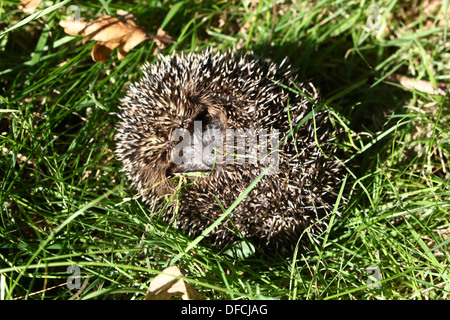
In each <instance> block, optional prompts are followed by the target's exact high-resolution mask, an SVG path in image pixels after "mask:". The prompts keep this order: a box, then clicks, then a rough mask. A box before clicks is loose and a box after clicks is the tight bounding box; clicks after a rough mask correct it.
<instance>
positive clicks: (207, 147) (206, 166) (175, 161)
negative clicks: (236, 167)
mask: <svg viewBox="0 0 450 320" xmlns="http://www.w3.org/2000/svg"><path fill="white" fill-rule="evenodd" d="M181 131H182V132H181V136H182V138H183V140H182V141H181V142H180V143H178V144H177V145H175V146H174V148H173V149H172V165H171V167H170V168H169V171H170V172H171V173H188V172H204V171H211V170H213V168H214V166H215V165H216V164H217V161H216V160H217V157H216V156H217V154H222V146H223V125H222V122H221V121H220V119H219V118H215V117H212V116H202V117H197V118H196V119H195V120H194V121H193V123H192V125H191V126H189V129H184V130H181ZM172 140H174V141H179V139H176V138H175V139H172Z"/></svg>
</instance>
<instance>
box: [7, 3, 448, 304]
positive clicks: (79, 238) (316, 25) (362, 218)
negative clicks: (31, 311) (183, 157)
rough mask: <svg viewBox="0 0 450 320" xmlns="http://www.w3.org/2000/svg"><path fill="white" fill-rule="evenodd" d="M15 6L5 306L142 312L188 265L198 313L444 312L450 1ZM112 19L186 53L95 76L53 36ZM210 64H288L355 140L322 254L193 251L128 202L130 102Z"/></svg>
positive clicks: (80, 52) (150, 45)
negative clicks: (123, 115)
mask: <svg viewBox="0 0 450 320" xmlns="http://www.w3.org/2000/svg"><path fill="white" fill-rule="evenodd" d="M19 2H20V1H12V0H5V1H2V2H1V5H0V185H1V189H0V206H1V208H0V210H1V220H0V278H1V285H0V289H1V290H0V291H1V292H0V293H1V297H3V298H4V299H33V300H41V299H45V300H52V299H125V300H132V299H143V298H144V296H145V293H146V291H147V289H148V286H149V283H150V281H151V280H152V279H153V278H154V277H155V276H156V275H157V274H158V273H160V272H161V271H162V270H164V268H166V267H168V266H171V265H176V266H178V267H180V269H182V270H183V271H184V272H185V274H186V280H187V281H188V282H189V283H190V284H191V285H192V286H193V287H195V288H196V290H197V291H198V292H199V293H200V294H201V295H202V297H203V298H204V299H268V298H270V299H293V300H297V299H320V300H324V299H449V297H450V270H449V269H450V254H449V243H450V237H449V235H450V219H449V217H450V215H449V210H450V166H449V159H450V112H449V111H450V98H449V97H450V95H449V90H450V89H449V88H450V28H449V21H450V19H449V17H450V8H449V1H448V0H436V1H431V0H426V1H393V0H379V1H376V2H375V3H372V2H370V1H338V0H323V1H292V2H291V1H274V0H263V1H247V0H245V1H244V0H243V1H184V2H176V1H167V2H165V1H138V0H136V1H111V0H102V1H98V2H97V1H61V2H59V3H57V4H55V2H56V1H43V2H42V3H41V4H40V5H39V7H38V8H37V9H36V10H35V11H34V15H31V14H33V13H24V11H23V10H22V9H19V6H18V5H19ZM373 4H376V6H373ZM71 5H72V6H73V5H75V6H76V7H69V6H71ZM72 9H73V10H75V11H72ZM42 10H43V11H42ZM118 10H125V11H128V12H131V13H132V14H133V15H134V16H135V17H136V24H137V25H138V26H139V27H141V28H142V29H144V30H145V31H147V32H149V33H152V34H156V33H157V30H158V28H160V27H161V28H162V29H164V30H165V31H166V32H167V33H168V34H169V35H170V36H171V37H172V38H173V40H174V41H175V43H173V44H167V45H165V46H163V47H161V46H158V45H157V44H156V43H155V42H154V41H151V40H147V41H144V42H142V43H140V44H139V45H138V46H136V47H134V48H133V49H132V50H131V51H130V52H129V53H128V54H127V55H126V56H125V57H124V58H123V59H121V60H119V59H118V58H117V54H116V50H117V49H116V50H115V51H113V53H112V55H111V56H110V57H109V58H108V59H106V61H105V63H101V62H94V61H93V60H92V58H91V51H92V49H93V47H94V45H95V42H94V41H86V38H84V37H82V36H71V35H68V34H66V33H65V32H64V29H63V28H62V27H61V26H60V25H59V22H60V21H61V20H64V19H66V18H67V17H68V16H71V15H72V14H73V13H74V12H76V13H79V14H80V18H81V20H84V21H92V20H95V19H97V18H98V17H100V16H102V15H105V14H111V15H113V16H115V15H117V11H118ZM36 13H37V14H36ZM30 15H31V16H30ZM27 17H29V18H27ZM24 19H26V20H24ZM207 47H212V48H213V49H214V50H226V49H235V50H242V51H253V52H255V54H257V55H259V56H263V57H266V58H270V59H272V60H274V61H276V62H281V61H282V60H283V59H284V58H285V57H288V59H289V62H290V63H291V64H292V65H293V66H294V67H295V68H296V72H297V73H298V75H299V78H300V79H308V80H311V81H313V82H314V83H315V84H316V85H317V86H318V87H319V88H320V92H321V95H322V102H323V103H324V105H325V106H326V107H327V108H329V110H330V114H331V116H332V117H333V118H334V119H335V120H336V121H338V122H340V123H341V125H342V126H343V127H344V128H345V129H346V135H345V138H346V141H344V142H343V143H345V145H346V146H347V148H348V149H349V154H350V155H349V157H352V161H351V165H349V166H348V177H349V179H348V181H349V195H348V203H347V204H345V205H341V206H340V207H339V212H340V213H341V214H340V216H338V215H334V216H333V218H332V223H330V225H329V228H328V230H327V231H326V233H325V234H324V235H323V236H322V242H321V244H320V245H312V246H311V248H310V249H309V250H298V251H296V252H295V253H294V255H292V256H288V257H286V256H274V257H266V256H260V255H253V256H245V257H242V256H239V255H230V254H226V253H224V252H218V251H215V250H212V249H211V248H209V247H208V246H204V245H202V243H199V244H197V245H195V246H193V245H192V241H194V239H189V238H187V237H186V236H184V235H183V234H181V233H180V232H179V231H177V230H176V229H174V228H172V227H170V226H168V225H167V224H166V223H164V222H163V221H161V220H160V219H158V216H157V214H155V213H154V212H152V209H151V208H149V207H146V206H144V205H142V203H140V202H139V200H135V199H133V195H134V190H132V189H130V188H129V183H128V181H127V180H126V178H125V175H124V173H123V172H121V163H120V162H119V161H118V160H117V159H116V157H115V155H114V149H115V137H114V135H115V125H116V123H117V122H118V118H117V116H116V115H115V112H116V111H118V106H119V99H120V98H121V97H122V96H123V95H124V94H125V92H126V90H127V86H128V85H129V84H130V83H132V82H134V81H137V80H138V79H139V78H140V75H141V71H140V67H141V65H142V64H143V63H144V62H145V61H149V62H150V63H151V62H153V61H155V59H157V55H156V54H157V53H162V54H170V53H172V52H173V51H174V50H176V51H184V52H190V51H193V50H195V49H196V48H199V49H204V48H207ZM244 254H245V252H244ZM68 268H69V270H68ZM73 272H75V273H73ZM77 272H79V273H80V275H81V276H82V278H81V281H80V282H79V283H78V285H77V286H75V288H73V287H70V286H67V285H66V283H67V282H69V284H70V283H75V282H70V281H73V278H69V277H72V276H73V275H74V274H76V273H77ZM377 280H379V281H377Z"/></svg>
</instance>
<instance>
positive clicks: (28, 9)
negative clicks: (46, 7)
mask: <svg viewBox="0 0 450 320" xmlns="http://www.w3.org/2000/svg"><path fill="white" fill-rule="evenodd" d="M41 2H42V0H24V1H22V2H21V3H19V5H18V7H19V9H22V11H23V12H25V13H28V14H30V13H33V12H34V10H36V8H37V7H38V6H39V5H40V4H41Z"/></svg>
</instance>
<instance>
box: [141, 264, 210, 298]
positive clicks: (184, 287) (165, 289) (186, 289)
mask: <svg viewBox="0 0 450 320" xmlns="http://www.w3.org/2000/svg"><path fill="white" fill-rule="evenodd" d="M174 276H175V277H183V276H184V275H183V273H182V272H181V270H180V269H179V268H178V267H177V266H171V267H168V268H166V269H164V270H163V271H162V273H161V274H159V275H157V276H156V277H155V278H154V279H153V280H152V281H151V282H150V286H149V288H148V291H147V294H146V295H145V298H144V300H169V299H170V298H172V297H180V296H181V298H182V299H183V300H201V299H202V297H201V295H200V294H199V293H198V292H197V291H196V290H195V289H194V288H192V287H191V285H189V284H188V283H186V281H184V280H183V279H179V278H175V277H174Z"/></svg>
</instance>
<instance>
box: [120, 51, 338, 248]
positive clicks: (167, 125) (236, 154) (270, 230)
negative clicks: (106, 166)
mask: <svg viewBox="0 0 450 320" xmlns="http://www.w3.org/2000/svg"><path fill="white" fill-rule="evenodd" d="M290 88H294V90H292V89H290ZM318 98H319V96H318V92H317V90H316V89H315V87H314V86H313V85H312V84H311V83H299V82H297V81H296V77H295V76H294V75H293V73H292V70H291V67H290V66H289V65H288V64H287V63H286V61H284V62H283V63H281V64H275V63H273V62H269V61H267V60H264V59H258V58H255V57H254V56H253V55H249V54H244V55H237V54H235V53H232V52H225V53H213V52H212V51H211V50H206V51H203V52H200V53H190V54H187V55H183V54H181V55H178V54H173V55H171V56H167V57H163V56H161V57H160V58H159V60H158V61H157V62H156V63H154V64H152V65H150V64H146V65H145V66H144V71H143V77H142V79H141V80H140V82H139V83H136V84H134V85H131V86H130V89H129V91H128V93H127V95H126V96H125V97H124V98H123V99H122V101H121V103H122V105H121V108H120V111H119V113H118V115H119V117H120V121H119V124H118V130H117V140H118V144H117V149H116V154H117V157H118V158H119V160H121V161H122V163H123V166H124V171H125V172H126V175H127V177H128V178H129V180H130V181H131V185H132V187H134V188H135V189H136V191H137V193H138V194H139V196H141V200H142V201H144V202H145V203H152V204H153V205H154V208H156V210H157V212H161V215H162V217H163V219H164V220H166V221H168V222H172V223H175V224H176V226H177V228H179V229H180V230H182V231H183V232H184V233H185V234H187V235H188V236H191V237H197V236H199V235H200V234H201V233H202V232H203V231H204V230H205V229H206V228H208V227H209V226H210V225H211V224H212V223H214V222H215V221H216V220H217V219H218V218H219V217H221V216H222V214H223V213H224V212H225V210H226V209H227V208H229V207H230V206H231V205H232V204H233V203H234V202H235V201H236V200H237V199H238V198H239V196H240V195H241V194H242V193H243V192H244V191H246V189H247V188H248V186H249V185H250V184H251V183H252V182H253V181H254V180H255V179H257V178H258V179H260V180H258V182H257V183H256V185H254V186H253V188H251V189H250V191H249V192H248V193H247V194H246V196H245V197H244V198H243V199H242V200H241V201H240V202H239V203H238V205H237V206H236V207H235V208H234V209H233V210H232V211H231V213H230V214H229V215H228V216H227V217H226V218H225V219H224V220H222V221H221V223H220V224H218V225H217V226H216V227H215V228H214V229H213V230H212V231H211V232H210V233H209V234H208V235H207V236H206V237H205V239H204V240H205V241H207V242H209V244H210V245H212V246H214V247H216V248H223V247H224V246H226V245H227V244H230V243H232V242H234V241H235V240H239V239H246V240H247V241H250V242H251V243H253V244H254V245H255V246H257V247H259V248H261V249H264V251H266V252H269V251H272V252H273V251H274V250H276V251H277V252H280V251H290V250H292V248H294V247H295V246H296V244H297V242H298V240H299V238H302V240H306V241H307V242H308V241H310V240H311V238H312V239H316V238H317V235H320V234H321V233H322V232H323V231H324V230H325V229H326V227H327V221H328V219H329V216H330V214H331V213H332V212H333V208H334V206H335V203H336V201H337V199H338V194H339V190H340V187H341V184H342V182H343V180H344V176H345V172H344V168H343V166H342V164H341V162H339V161H338V160H336V158H335V157H334V155H335V154H336V153H337V152H338V151H339V148H338V147H337V144H336V141H335V138H336V134H335V133H336V132H335V129H334V128H333V126H332V122H331V121H330V119H329V117H328V114H327V112H326V111H317V110H316V111H313V108H314V107H315V106H316V102H317V101H318ZM194 173H196V174H194ZM198 173H200V174H198ZM247 191H248V190H247ZM307 234H309V236H308V235H307ZM300 243H302V241H300Z"/></svg>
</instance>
